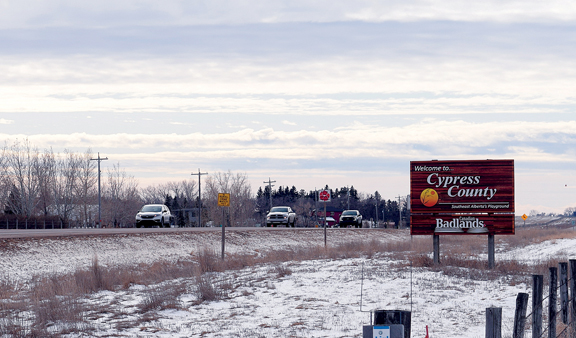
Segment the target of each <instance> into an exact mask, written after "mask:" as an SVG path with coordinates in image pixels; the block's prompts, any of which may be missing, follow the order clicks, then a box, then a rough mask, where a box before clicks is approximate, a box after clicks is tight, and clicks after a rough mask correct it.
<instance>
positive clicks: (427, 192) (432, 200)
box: [420, 188, 438, 207]
mask: <svg viewBox="0 0 576 338" xmlns="http://www.w3.org/2000/svg"><path fill="white" fill-rule="evenodd" d="M420 201H421V202H422V204H424V205H425V206H427V207H433V206H435V205H436V203H438V193H437V192H436V190H434V189H432V188H428V189H424V191H422V193H421V194H420Z"/></svg>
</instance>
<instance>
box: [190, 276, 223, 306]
mask: <svg viewBox="0 0 576 338" xmlns="http://www.w3.org/2000/svg"><path fill="white" fill-rule="evenodd" d="M227 296H228V294H227V292H226V290H224V289H223V288H222V287H221V285H218V284H217V283H215V282H213V280H212V278H211V277H210V275H203V276H198V277H197V278H196V297H197V298H198V301H199V302H211V301H215V300H220V299H223V298H225V297H227Z"/></svg>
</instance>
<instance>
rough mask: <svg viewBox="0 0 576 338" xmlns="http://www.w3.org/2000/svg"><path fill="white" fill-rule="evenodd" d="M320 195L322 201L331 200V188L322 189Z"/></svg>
mask: <svg viewBox="0 0 576 338" xmlns="http://www.w3.org/2000/svg"><path fill="white" fill-rule="evenodd" d="M318 196H319V198H320V200H321V201H322V202H330V190H322V191H320V194H319V195H318Z"/></svg>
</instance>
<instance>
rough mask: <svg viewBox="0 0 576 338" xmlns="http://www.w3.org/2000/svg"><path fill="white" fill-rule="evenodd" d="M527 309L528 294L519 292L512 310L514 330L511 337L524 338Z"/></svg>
mask: <svg viewBox="0 0 576 338" xmlns="http://www.w3.org/2000/svg"><path fill="white" fill-rule="evenodd" d="M527 309H528V294H527V293H523V292H521V293H519V294H518V296H516V311H515V312H514V332H513V335H512V338H524V328H525V327H526V311H527Z"/></svg>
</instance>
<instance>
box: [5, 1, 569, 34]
mask: <svg viewBox="0 0 576 338" xmlns="http://www.w3.org/2000/svg"><path fill="white" fill-rule="evenodd" d="M1 9H2V10H1V11H0V22H2V25H1V26H0V27H2V28H17V27H50V26H72V27H74V26H85V27H86V26H87V27H114V26H126V25H165V24H171V25H213V24H239V23H260V22H295V21H296V22H335V21H350V20H356V21H358V20H360V21H367V22H382V21H415V20H458V21H495V22H540V21H548V22H554V21H573V20H574V19H576V8H575V6H574V4H573V3H572V2H571V1H568V0H550V1H537V0H527V1H514V0H508V1H496V0H488V1H458V0H448V1H429V0H412V1H397V0H388V1H377V2H375V1H371V0H361V1H353V2H350V1H343V0H339V1H328V0H322V1H312V2H311V1H306V0H298V1H262V0H247V1H231V0H220V1H218V0H214V1H209V2H201V3H199V2H193V1H185V2H182V1H177V0H169V1H163V2H162V5H161V6H160V5H159V3H158V2H156V1H133V0H124V1H111V0H103V1H99V2H98V3H97V4H95V3H90V2H77V1H71V0H68V1H66V0H63V1H51V2H45V1H38V0H28V1H26V0H22V1H18V2H13V1H12V2H10V3H9V4H8V5H5V6H3V7H2V8H1Z"/></svg>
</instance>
